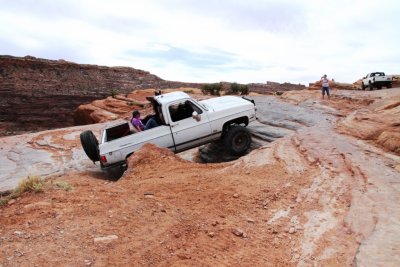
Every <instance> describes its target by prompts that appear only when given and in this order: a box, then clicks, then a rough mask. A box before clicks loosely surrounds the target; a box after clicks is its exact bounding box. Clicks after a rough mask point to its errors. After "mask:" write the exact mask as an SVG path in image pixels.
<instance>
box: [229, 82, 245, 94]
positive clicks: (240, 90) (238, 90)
mask: <svg viewBox="0 0 400 267" xmlns="http://www.w3.org/2000/svg"><path fill="white" fill-rule="evenodd" d="M248 93H249V87H248V86H247V85H245V84H238V83H231V86H230V88H229V91H228V92H227V94H229V95H239V94H240V95H247V94H248Z"/></svg>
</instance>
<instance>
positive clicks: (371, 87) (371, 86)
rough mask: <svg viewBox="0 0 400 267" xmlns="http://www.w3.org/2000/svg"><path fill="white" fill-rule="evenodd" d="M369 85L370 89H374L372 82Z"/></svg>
mask: <svg viewBox="0 0 400 267" xmlns="http://www.w3.org/2000/svg"><path fill="white" fill-rule="evenodd" d="M368 87H369V90H370V91H372V90H373V89H374V86H373V85H372V83H371V82H370V83H369V84H368Z"/></svg>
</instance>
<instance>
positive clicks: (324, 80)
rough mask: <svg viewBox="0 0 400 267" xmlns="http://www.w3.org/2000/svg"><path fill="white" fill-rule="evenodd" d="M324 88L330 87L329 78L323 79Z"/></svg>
mask: <svg viewBox="0 0 400 267" xmlns="http://www.w3.org/2000/svg"><path fill="white" fill-rule="evenodd" d="M321 81H322V87H329V80H328V79H327V78H322V79H321Z"/></svg>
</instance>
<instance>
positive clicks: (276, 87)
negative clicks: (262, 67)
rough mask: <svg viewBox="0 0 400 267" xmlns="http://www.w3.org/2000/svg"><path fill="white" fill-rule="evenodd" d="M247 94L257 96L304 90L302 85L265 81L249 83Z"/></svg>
mask: <svg viewBox="0 0 400 267" xmlns="http://www.w3.org/2000/svg"><path fill="white" fill-rule="evenodd" d="M248 87H249V92H254V93H259V94H274V93H277V92H280V93H282V92H286V91H294V90H303V89H305V88H306V86H305V85H303V84H292V83H277V82H270V81H267V82H266V83H249V84H248Z"/></svg>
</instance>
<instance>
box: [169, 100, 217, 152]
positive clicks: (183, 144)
mask: <svg viewBox="0 0 400 267" xmlns="http://www.w3.org/2000/svg"><path fill="white" fill-rule="evenodd" d="M168 111H169V116H170V118H169V119H170V122H171V123H170V126H171V132H172V136H173V138H174V142H175V148H176V151H182V150H185V149H189V148H191V147H195V146H198V145H201V144H204V143H207V142H208V140H210V139H211V137H212V136H211V126H210V122H209V119H208V116H207V112H205V111H204V110H203V109H202V108H201V107H199V106H198V105H196V104H195V103H194V102H192V101H191V100H188V99H183V100H179V101H176V102H173V103H171V104H169V106H168ZM194 111H195V112H197V114H198V116H197V117H196V118H194V117H193V115H192V114H193V112H194Z"/></svg>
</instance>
